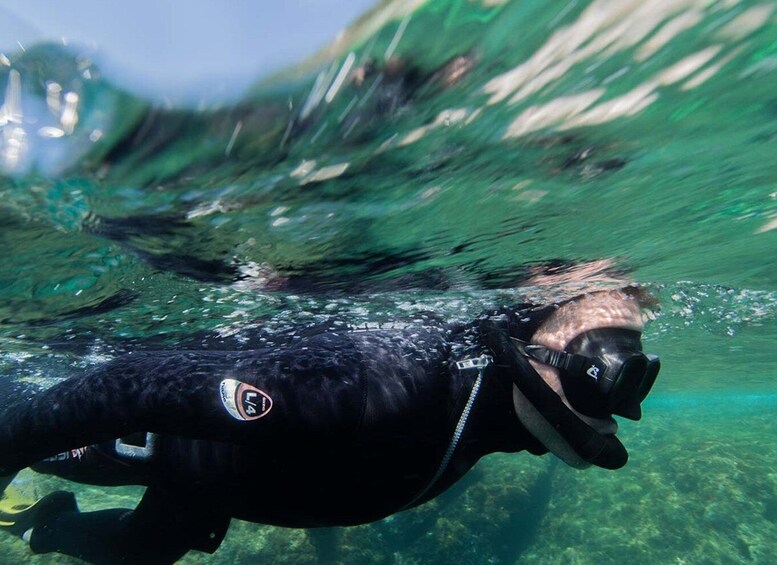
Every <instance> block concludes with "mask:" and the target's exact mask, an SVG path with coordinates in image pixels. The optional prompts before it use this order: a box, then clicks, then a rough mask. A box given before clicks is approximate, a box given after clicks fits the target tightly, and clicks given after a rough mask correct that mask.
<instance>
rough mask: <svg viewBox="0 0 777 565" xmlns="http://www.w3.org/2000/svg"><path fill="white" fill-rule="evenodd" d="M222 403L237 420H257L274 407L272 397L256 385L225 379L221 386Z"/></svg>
mask: <svg viewBox="0 0 777 565" xmlns="http://www.w3.org/2000/svg"><path fill="white" fill-rule="evenodd" d="M219 392H220V393H221V403H222V404H223V405H224V408H226V409H227V412H229V415H230V416H232V417H233V418H235V419H236V420H257V419H259V418H261V417H262V416H266V415H267V413H268V412H269V411H270V409H272V398H270V395H269V394H267V393H266V392H264V391H261V390H259V389H258V388H256V387H255V386H251V385H247V384H245V383H241V382H240V381H236V380H235V379H224V380H223V381H221V385H220V386H219Z"/></svg>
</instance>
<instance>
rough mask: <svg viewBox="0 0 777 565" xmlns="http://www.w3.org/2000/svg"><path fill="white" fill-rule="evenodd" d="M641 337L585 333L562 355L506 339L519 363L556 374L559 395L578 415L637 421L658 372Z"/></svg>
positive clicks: (625, 333)
mask: <svg viewBox="0 0 777 565" xmlns="http://www.w3.org/2000/svg"><path fill="white" fill-rule="evenodd" d="M640 335H641V334H640V332H638V331H635V330H626V329H622V328H601V329H596V330H589V331H587V332H583V333H581V334H580V335H579V336H577V337H576V338H575V339H573V340H572V341H571V342H570V343H569V345H568V346H567V348H566V351H561V350H559V349H554V348H552V347H547V346H544V345H538V344H532V343H529V342H525V341H522V340H520V339H517V338H514V337H511V338H510V339H511V341H512V342H513V343H514V344H515V346H516V349H517V350H518V351H519V352H520V353H521V355H523V356H524V357H526V358H528V359H533V360H535V361H537V362H539V363H542V364H543V365H549V366H551V367H555V368H557V369H559V372H560V378H561V387H562V388H563V390H564V394H565V395H566V397H567V400H569V403H570V404H571V405H572V406H573V407H574V408H575V410H577V411H579V412H580V413H581V414H585V415H587V416H591V417H593V418H605V417H609V416H610V415H612V414H615V415H617V416H622V417H624V418H628V419H630V420H639V419H640V418H641V417H642V410H641V408H640V404H641V403H642V401H643V400H645V398H646V397H647V395H648V393H649V392H650V390H651V388H652V387H653V384H654V383H655V381H656V377H657V376H658V372H659V370H660V369H661V361H660V359H659V358H658V356H657V355H652V354H644V353H642V344H641V343H640Z"/></svg>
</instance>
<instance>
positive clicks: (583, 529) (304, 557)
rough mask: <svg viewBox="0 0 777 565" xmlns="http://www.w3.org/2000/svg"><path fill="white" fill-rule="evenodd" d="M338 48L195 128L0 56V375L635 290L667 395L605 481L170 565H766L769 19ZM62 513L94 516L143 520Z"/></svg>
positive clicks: (73, 60)
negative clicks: (301, 329)
mask: <svg viewBox="0 0 777 565" xmlns="http://www.w3.org/2000/svg"><path fill="white" fill-rule="evenodd" d="M337 45H338V47H337V49H333V50H332V51H331V52H330V54H329V57H324V56H322V57H320V58H318V59H316V60H315V61H314V62H313V63H310V64H308V65H307V66H303V67H302V68H301V69H297V70H296V71H294V72H291V71H290V72H289V73H286V74H284V75H282V76H280V77H278V78H276V79H275V80H273V81H267V82H264V83H262V84H259V85H258V86H257V87H256V88H255V89H254V90H253V91H252V92H251V93H250V94H249V95H248V96H247V97H246V98H245V99H244V100H243V101H242V102H241V103H239V104H236V105H234V106H230V107H224V108H200V109H197V110H186V109H175V108H166V107H164V106H158V105H152V104H150V103H148V102H146V101H144V100H141V99H138V98H137V97H134V96H132V95H131V94H129V93H127V92H123V91H121V90H120V89H118V88H116V87H114V86H113V85H111V84H110V82H109V81H107V80H106V79H104V78H103V77H102V76H101V75H100V70H99V68H97V67H96V66H95V65H94V64H93V63H92V62H91V61H90V60H88V58H86V57H85V56H84V55H83V54H81V53H80V52H79V50H78V48H76V47H69V48H64V47H62V46H61V45H38V46H32V47H30V46H28V47H27V50H26V51H20V52H18V53H7V54H6V56H7V59H8V61H7V63H8V64H5V63H4V64H3V66H2V67H0V93H2V92H4V93H5V98H4V105H3V110H2V112H0V114H2V115H1V116H0V117H1V118H2V124H3V126H2V129H3V132H2V139H1V140H0V167H2V176H0V253H2V259H3V262H4V265H3V268H2V269H0V374H1V375H2V378H4V379H22V380H28V381H33V382H35V383H38V384H43V385H48V384H51V383H54V382H56V381H57V380H58V379H61V378H65V377H68V376H71V375H75V374H78V372H79V371H81V370H83V369H84V368H85V367H89V366H91V365H94V364H96V363H100V362H103V361H105V360H106V359H108V358H110V357H112V356H114V355H117V354H119V353H122V352H125V351H129V350H133V349H137V348H153V347H156V348H158V347H167V346H170V347H173V346H176V345H179V344H181V343H185V344H187V345H189V346H206V345H209V344H212V343H221V345H222V346H226V345H236V346H240V345H241V344H243V345H244V346H246V344H249V345H250V343H251V339H252V336H253V335H255V331H256V330H257V329H258V328H265V329H267V330H269V331H284V330H285V329H287V328H288V327H289V324H291V323H292V322H295V323H300V322H305V323H316V322H320V321H322V320H324V319H327V318H329V317H331V316H338V317H340V318H341V319H344V320H346V321H348V322H350V323H353V324H357V325H358V324H370V323H386V322H391V321H394V320H412V319H413V317H414V315H415V314H416V313H418V312H422V311H430V310H431V311H433V312H436V313H437V314H439V315H441V316H444V317H446V318H450V319H462V320H464V319H468V318H471V317H473V316H475V315H477V313H478V312H480V311H482V310H483V309H486V308H490V307H493V306H495V305H499V304H505V303H510V302H516V301H520V300H525V299H529V300H552V299H554V298H559V297H563V296H569V295H572V294H575V293H579V292H584V291H586V290H591V289H595V288H601V287H602V286H604V287H606V286H608V285H611V286H617V285H619V284H623V282H622V281H631V282H634V283H637V284H640V285H642V286H644V287H645V288H646V289H647V290H649V291H650V292H651V293H652V294H653V295H654V296H655V297H656V298H657V302H658V303H657V304H656V305H655V306H653V307H651V312H650V318H651V320H650V321H649V323H648V325H647V329H646V333H645V336H644V343H645V347H646V349H648V350H649V351H654V352H656V353H658V354H660V355H661V358H662V362H663V369H662V372H661V375H660V377H659V380H658V381H657V384H656V386H655V388H654V390H653V393H652V394H651V396H650V397H649V398H648V400H647V401H646V402H645V404H644V414H645V415H644V418H643V420H642V421H640V422H636V423H635V422H631V421H624V422H621V428H620V429H621V432H620V433H619V436H620V437H621V438H622V440H623V442H624V443H625V445H626V446H627V448H628V449H629V451H630V455H631V457H630V461H629V464H628V465H627V466H626V467H625V468H624V469H622V470H620V471H617V472H608V471H604V470H598V469H594V470H587V471H575V470H573V469H569V468H566V467H564V466H563V464H561V463H558V464H554V463H553V461H552V459H551V458H550V457H544V458H536V457H533V456H531V455H528V454H517V455H509V456H508V455H503V454H502V455H493V456H491V457H488V458H486V459H484V460H483V461H481V462H480V463H479V464H478V465H477V467H476V468H475V469H474V470H473V471H472V472H471V473H470V475H468V476H467V477H466V478H465V479H464V480H463V481H462V482H461V484H459V485H457V486H456V487H454V488H453V489H452V490H451V491H450V492H448V493H446V494H444V495H443V496H441V497H439V498H438V499H436V500H435V501H433V502H431V503H429V504H427V505H425V506H423V507H421V508H418V509H416V510H412V511H408V512H404V513H402V514H399V515H396V516H394V517H391V518H389V519H386V520H384V521H382V522H379V523H375V524H370V525H366V526H360V527H355V528H348V529H333V530H317V531H305V530H286V529H280V528H272V527H265V526H258V525H254V524H246V523H240V522H234V523H233V525H232V528H231V529H230V532H229V534H228V536H227V539H226V540H225V542H224V544H223V545H222V547H221V549H220V550H219V551H218V552H217V553H216V554H215V555H213V556H209V555H204V554H197V553H190V554H189V555H187V556H186V557H185V558H184V559H183V560H182V563H192V564H193V563H255V562H259V561H263V562H269V563H295V564H296V563H347V564H365V563H366V564H370V563H375V564H422V563H424V564H426V563H451V562H455V563H468V564H469V563H473V564H478V563H494V564H502V563H511V564H512V563H548V564H550V563H564V564H589V563H590V564H594V563H595V564H607V563H613V564H615V563H668V564H678V565H679V564H701V563H705V564H706V563H759V564H770V563H777V471H776V470H775V469H777V426H775V424H774V414H775V413H776V412H777V385H775V364H776V363H777V352H776V349H775V344H776V343H777V339H776V338H777V261H776V260H775V257H776V256H777V160H776V159H775V151H776V150H777V89H776V88H775V87H777V6H775V4H774V3H770V2H765V1H761V2H759V1H736V0H729V1H722V0H721V1H713V0H660V1H656V2H637V1H630V0H620V1H618V0H611V1H604V0H596V1H593V2H586V1H572V2H538V1H515V2H504V3H502V2H476V1H471V2H470V1H463V0H462V1H441V0H440V1H437V0H429V1H428V2H416V3H414V4H413V5H412V6H411V5H409V4H407V3H391V2H385V3H382V4H380V5H379V6H377V7H376V8H375V9H374V10H373V12H371V14H369V15H368V16H366V17H365V18H363V19H362V20H360V21H359V22H357V23H356V25H355V26H354V27H352V28H351V29H350V30H349V32H348V33H346V34H345V35H344V36H343V38H342V40H341V41H340V42H339V43H338V44H337ZM52 85H58V86H55V87H52ZM57 88H59V90H58V89H57ZM74 116H75V119H74ZM619 281H620V282H619ZM311 480H315V469H311ZM17 482H18V483H19V485H20V486H21V487H22V488H23V489H25V490H26V491H28V492H29V493H31V494H35V493H38V494H43V493H45V492H48V491H49V490H51V489H53V488H61V487H63V486H65V487H66V488H73V486H72V485H66V484H65V483H63V482H59V481H57V480H55V479H51V478H47V477H42V476H37V475H34V474H33V473H31V472H25V473H24V474H23V475H22V476H20V477H19V478H18V479H17ZM75 490H76V492H77V493H78V496H79V501H80V503H81V506H82V508H83V509H87V510H88V509H98V508H105V507H110V506H132V505H133V504H134V503H135V502H136V501H137V500H138V498H139V496H140V494H141V491H140V490H138V489H131V488H125V489H106V488H102V487H101V488H97V487H80V486H79V487H76V488H75ZM0 544H2V551H0V562H2V563H21V562H29V563H75V562H76V561H75V560H72V559H69V558H64V557H59V556H52V555H47V556H32V555H31V554H30V553H29V551H28V550H27V548H26V547H25V546H24V544H23V543H22V542H20V541H17V540H16V539H13V538H12V537H11V536H4V537H2V538H1V539H0Z"/></svg>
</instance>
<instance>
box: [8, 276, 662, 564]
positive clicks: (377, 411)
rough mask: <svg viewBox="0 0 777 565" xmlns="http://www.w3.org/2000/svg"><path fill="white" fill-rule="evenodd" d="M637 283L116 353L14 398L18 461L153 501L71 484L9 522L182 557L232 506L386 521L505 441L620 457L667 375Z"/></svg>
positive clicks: (121, 549) (136, 556) (318, 521)
mask: <svg viewBox="0 0 777 565" xmlns="http://www.w3.org/2000/svg"><path fill="white" fill-rule="evenodd" d="M637 294H638V292H636V291H634V290H629V289H627V290H625V291H613V292H607V293H595V294H590V295H584V296H583V297H580V298H578V299H575V300H574V301H570V302H566V303H562V304H561V305H553V306H546V307H534V306H530V305H522V306H520V307H516V308H508V309H504V310H502V311H500V312H497V313H494V314H492V315H484V316H482V317H481V318H480V319H478V320H476V321H475V322H474V323H472V324H469V325H462V326H450V325H445V324H443V323H440V322H429V323H426V324H424V326H423V327H407V328H405V329H395V330H355V329H350V330H345V329H344V330H342V331H334V330H329V331H324V332H322V333H320V334H318V335H314V336H309V337H306V338H304V339H301V340H298V341H297V342H296V343H294V344H292V345H290V346H289V347H285V348H275V349H266V350H248V351H211V352H209V351H168V352H146V353H133V354H129V355H125V356H122V357H119V358H116V359H114V360H113V361H110V362H108V363H106V364H104V365H102V366H99V367H97V368H95V369H93V370H91V371H89V372H88V373H87V374H85V375H83V376H81V377H76V378H72V379H68V380H66V381H63V382H62V383H60V384H57V385H55V386H53V387H51V388H49V389H47V390H45V391H43V392H40V393H38V394H37V395H35V396H34V397H33V398H32V399H30V400H25V401H23V402H17V403H10V405H9V406H8V407H7V408H6V409H5V410H4V411H3V414H2V416H0V474H3V475H6V476H8V477H9V479H10V477H12V476H13V473H15V472H16V471H18V470H20V469H22V468H24V467H27V466H32V468H33V469H34V470H36V471H39V472H44V473H51V474H56V475H59V476H62V477H65V478H67V479H71V480H74V481H79V482H85V483H91V484H101V485H120V484H140V485H146V486H147V487H148V488H147V490H146V493H145V495H144V496H143V499H142V500H141V502H140V504H139V506H138V507H137V508H136V509H134V510H128V509H111V510H104V511H99V512H84V513H82V512H79V511H78V508H77V506H76V503H75V499H74V497H73V496H72V495H71V494H70V493H64V492H57V493H53V494H51V495H49V496H48V497H44V498H43V499H42V500H41V501H39V502H38V503H37V504H35V505H33V506H30V507H28V508H24V510H23V511H20V512H18V513H17V514H13V513H10V514H8V515H4V514H3V513H2V512H0V524H6V525H8V524H10V526H9V527H8V528H9V529H10V530H11V531H13V532H14V533H16V534H18V535H22V536H23V538H24V539H26V540H28V541H29V543H30V546H31V548H32V550H33V551H34V552H37V553H45V552H52V551H58V552H61V553H65V554H68V555H72V556H75V557H78V558H81V559H84V560H86V561H89V562H92V563H119V562H123V563H135V562H144V563H171V562H173V561H175V560H176V559H178V558H180V557H181V556H182V555H183V554H185V553H186V552H187V551H188V550H190V549H196V550H201V551H208V552H213V551H215V549H216V548H217V547H218V546H219V544H220V542H221V540H222V539H223V537H224V535H225V533H226V530H227V527H228V525H229V521H230V519H231V518H233V517H234V518H239V519H243V520H249V521H254V522H258V523H263V524H276V525H281V526H289V527H318V526H344V525H353V524H361V523H365V522H370V521H373V520H378V519H380V518H383V517H386V516H388V515H390V514H392V513H395V512H398V511H401V510H404V509H407V508H411V507H414V506H417V505H419V504H422V503H424V502H425V501H427V500H429V499H431V498H433V497H435V496H437V495H438V494H440V493H441V492H443V491H444V490H446V489H447V488H449V487H450V486H451V485H452V484H453V483H455V482H456V481H457V480H459V479H460V478H461V477H462V476H463V475H464V474H465V473H466V472H467V471H468V470H469V469H470V468H471V467H472V466H473V465H474V464H475V463H476V462H477V461H478V459H479V458H480V457H482V456H484V455H486V454H488V453H492V452H495V451H504V452H516V451H521V450H528V451H529V452H531V453H533V454H537V455H540V454H543V453H546V452H547V451H548V450H550V451H552V452H553V453H555V454H556V455H558V456H559V457H561V458H562V459H564V461H566V462H567V463H569V464H571V465H575V466H586V465H588V464H594V465H598V466H601V467H605V468H611V469H614V468H618V467H621V466H622V465H624V464H625V463H626V458H627V455H626V451H625V449H624V448H623V446H622V445H621V444H620V442H618V440H617V439H616V438H615V435H614V434H615V431H616V430H615V428H614V420H612V419H611V418H610V415H611V414H617V415H622V416H625V417H629V418H632V419H639V417H640V408H639V404H640V402H641V401H642V400H644V398H645V396H646V395H647V393H648V392H649V389H650V387H651V386H652V384H653V381H654V380H655V377H656V374H657V372H658V368H659V367H658V360H657V358H655V357H653V356H646V355H644V354H642V353H641V349H642V348H641V344H640V332H641V330H642V324H641V319H640V315H639V304H638V298H637ZM576 336H578V337H576ZM573 338H574V339H573ZM564 350H566V351H564Z"/></svg>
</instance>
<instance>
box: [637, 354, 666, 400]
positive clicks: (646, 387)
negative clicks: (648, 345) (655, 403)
mask: <svg viewBox="0 0 777 565" xmlns="http://www.w3.org/2000/svg"><path fill="white" fill-rule="evenodd" d="M660 370H661V360H660V359H659V358H658V356H657V355H648V356H647V368H646V370H645V376H644V377H643V378H642V382H641V383H639V401H640V402H642V401H643V400H645V398H646V397H647V395H648V393H650V389H651V388H653V384H654V383H655V382H656V377H658V371H660Z"/></svg>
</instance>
